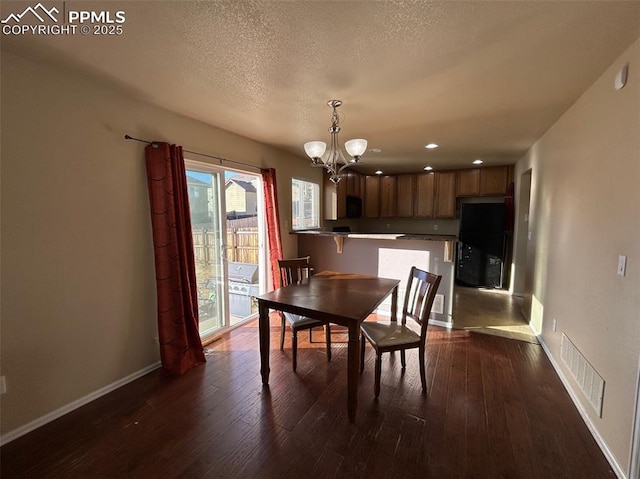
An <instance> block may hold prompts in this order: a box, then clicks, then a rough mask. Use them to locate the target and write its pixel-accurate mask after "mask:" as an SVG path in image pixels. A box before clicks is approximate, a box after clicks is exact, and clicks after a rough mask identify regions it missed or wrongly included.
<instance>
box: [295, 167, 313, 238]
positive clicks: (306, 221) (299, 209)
mask: <svg viewBox="0 0 640 479" xmlns="http://www.w3.org/2000/svg"><path fill="white" fill-rule="evenodd" d="M291 228H292V229H294V230H303V229H308V228H320V186H319V185H318V184H316V183H311V182H309V181H304V180H298V179H296V178H292V179H291Z"/></svg>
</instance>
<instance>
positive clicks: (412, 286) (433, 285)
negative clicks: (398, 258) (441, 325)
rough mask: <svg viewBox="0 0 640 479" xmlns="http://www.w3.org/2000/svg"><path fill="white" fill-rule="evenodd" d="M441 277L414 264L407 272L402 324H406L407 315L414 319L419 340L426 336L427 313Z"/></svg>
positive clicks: (428, 313)
mask: <svg viewBox="0 0 640 479" xmlns="http://www.w3.org/2000/svg"><path fill="white" fill-rule="evenodd" d="M441 279H442V276H439V275H435V274H432V273H429V272H427V271H422V270H421V269H418V268H416V267H415V266H413V267H412V268H411V272H410V273H409V281H408V282H407V291H406V294H405V297H404V306H403V309H402V324H405V325H406V323H407V318H408V317H409V318H411V319H413V320H414V321H416V322H417V323H418V324H419V325H420V340H421V341H424V340H425V338H426V337H427V324H428V322H429V315H430V314H431V308H432V306H433V301H434V300H435V298H436V293H437V292H438V286H439V285H440V280H441Z"/></svg>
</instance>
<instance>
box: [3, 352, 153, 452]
mask: <svg viewBox="0 0 640 479" xmlns="http://www.w3.org/2000/svg"><path fill="white" fill-rule="evenodd" d="M159 367H160V361H158V362H157V363H154V364H151V365H150V366H147V367H146V368H143V369H141V370H139V371H136V372H135V373H133V374H130V375H128V376H126V377H124V378H122V379H119V380H117V381H115V382H113V383H111V384H109V385H107V386H105V387H103V388H100V389H98V390H97V391H94V392H92V393H89V394H87V395H86V396H84V397H81V398H80V399H77V400H75V401H73V402H71V403H69V404H67V405H65V406H62V407H61V408H59V409H56V410H55V411H52V412H50V413H49V414H45V415H44V416H40V417H39V418H38V419H35V420H33V421H31V422H30V423H27V424H25V425H24V426H21V427H19V428H17V429H14V430H13V431H9V432H8V433H6V434H3V435H2V437H0V446H4V445H5V444H7V443H9V442H11V441H13V440H14V439H18V438H19V437H20V436H24V435H25V434H27V433H30V432H31V431H34V430H36V429H38V428H39V427H41V426H44V425H45V424H47V423H49V422H51V421H54V420H55V419H58V418H59V417H62V416H64V415H65V414H68V413H70V412H71V411H73V410H74V409H78V408H79V407H82V406H84V405H85V404H88V403H90V402H91V401H94V400H96V399H98V398H99V397H101V396H104V395H105V394H108V393H110V392H111V391H115V390H116V389H118V388H119V387H122V386H124V385H125V384H127V383H130V382H132V381H135V380H136V379H138V378H140V377H142V376H144V375H145V374H148V373H150V372H151V371H153V370H155V369H158V368H159Z"/></svg>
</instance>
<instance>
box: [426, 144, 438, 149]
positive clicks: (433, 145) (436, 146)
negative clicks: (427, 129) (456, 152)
mask: <svg viewBox="0 0 640 479" xmlns="http://www.w3.org/2000/svg"><path fill="white" fill-rule="evenodd" d="M424 147H425V148H427V149H429V150H433V149H434V148H438V145H437V144H435V143H429V144H428V145H425V146H424Z"/></svg>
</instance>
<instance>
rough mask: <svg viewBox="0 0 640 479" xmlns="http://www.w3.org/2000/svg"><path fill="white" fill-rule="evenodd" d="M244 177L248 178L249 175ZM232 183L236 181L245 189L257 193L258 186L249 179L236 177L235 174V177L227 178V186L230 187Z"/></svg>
mask: <svg viewBox="0 0 640 479" xmlns="http://www.w3.org/2000/svg"><path fill="white" fill-rule="evenodd" d="M244 178H248V177H244ZM231 183H235V184H236V185H238V186H239V187H240V188H242V189H244V190H245V191H246V192H247V193H255V192H256V187H255V186H253V185H252V184H251V183H249V182H248V181H243V180H242V179H238V177H236V176H234V177H233V178H229V179H228V180H227V184H226V186H227V187H228V186H229V185H230V184H231Z"/></svg>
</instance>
